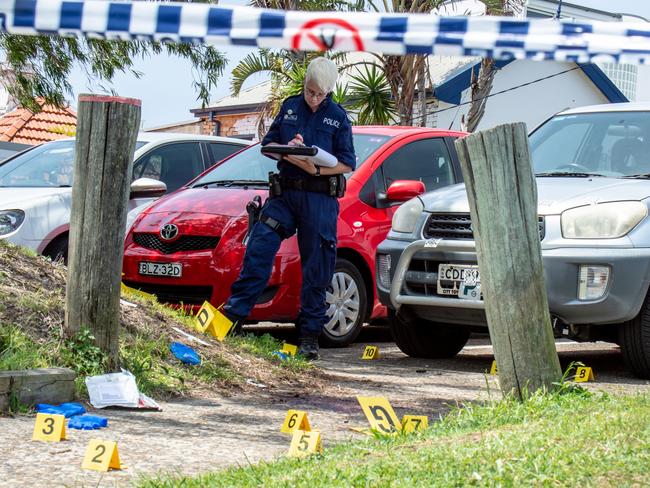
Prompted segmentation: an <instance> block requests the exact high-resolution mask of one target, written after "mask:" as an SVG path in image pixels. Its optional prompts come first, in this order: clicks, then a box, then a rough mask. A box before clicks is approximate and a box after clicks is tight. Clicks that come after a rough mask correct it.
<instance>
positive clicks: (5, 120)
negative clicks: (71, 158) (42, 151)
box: [0, 101, 77, 144]
mask: <svg viewBox="0 0 650 488" xmlns="http://www.w3.org/2000/svg"><path fill="white" fill-rule="evenodd" d="M39 103H40V104H41V108H42V111H41V112H39V113H37V114H34V113H32V112H31V111H29V110H27V109H24V108H19V109H17V110H14V111H13V112H10V113H8V114H5V115H4V116H2V117H0V140H2V141H11V142H21V143H26V144H40V143H42V142H47V141H54V140H56V139H62V138H64V137H69V136H70V135H71V133H72V132H73V131H74V129H75V128H76V126H77V114H76V113H75V112H74V111H73V110H72V109H70V108H69V107H67V108H63V109H58V108H56V107H53V106H51V105H45V104H44V103H43V101H39Z"/></svg>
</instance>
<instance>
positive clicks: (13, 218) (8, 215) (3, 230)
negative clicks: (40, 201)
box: [0, 210, 25, 236]
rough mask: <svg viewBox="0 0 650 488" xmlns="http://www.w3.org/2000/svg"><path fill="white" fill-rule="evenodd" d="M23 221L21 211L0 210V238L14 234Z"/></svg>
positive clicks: (23, 215)
mask: <svg viewBox="0 0 650 488" xmlns="http://www.w3.org/2000/svg"><path fill="white" fill-rule="evenodd" d="M24 220H25V212H23V211H22V210H0V236H5V235H7V234H11V233H12V232H14V231H15V230H16V229H18V227H20V225H21V224H22V223H23V221H24Z"/></svg>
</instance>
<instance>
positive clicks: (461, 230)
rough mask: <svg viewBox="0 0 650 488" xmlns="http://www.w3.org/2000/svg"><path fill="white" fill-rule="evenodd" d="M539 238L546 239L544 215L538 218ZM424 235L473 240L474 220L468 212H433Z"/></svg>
mask: <svg viewBox="0 0 650 488" xmlns="http://www.w3.org/2000/svg"><path fill="white" fill-rule="evenodd" d="M538 222H539V223H538V225H539V240H540V241H541V240H543V239H544V234H545V232H546V228H545V225H544V217H539V218H538ZM424 237H425V238H427V239H429V238H442V239H462V240H473V239H474V232H473V231H472V220H471V219H470V216H469V214H468V213H457V214H433V215H431V217H429V222H428V223H427V226H426V227H425V229H424Z"/></svg>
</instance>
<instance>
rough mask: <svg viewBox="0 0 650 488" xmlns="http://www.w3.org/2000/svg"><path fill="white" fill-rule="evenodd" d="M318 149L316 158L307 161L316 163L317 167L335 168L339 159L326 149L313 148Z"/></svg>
mask: <svg viewBox="0 0 650 488" xmlns="http://www.w3.org/2000/svg"><path fill="white" fill-rule="evenodd" d="M312 147H315V148H316V149H318V152H317V153H316V155H314V156H308V157H307V159H308V160H310V161H311V162H312V163H314V164H315V165H316V166H325V167H326V168H333V167H334V166H336V164H337V163H338V159H336V156H334V155H333V154H330V153H328V152H327V151H326V150H325V149H321V148H320V147H318V146H312Z"/></svg>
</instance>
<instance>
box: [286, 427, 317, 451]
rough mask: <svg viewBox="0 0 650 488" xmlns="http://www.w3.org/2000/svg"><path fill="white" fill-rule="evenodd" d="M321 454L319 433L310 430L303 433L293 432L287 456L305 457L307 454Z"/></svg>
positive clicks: (300, 431)
mask: <svg viewBox="0 0 650 488" xmlns="http://www.w3.org/2000/svg"><path fill="white" fill-rule="evenodd" d="M315 452H317V453H322V452H323V446H322V445H321V442H320V432H318V431H317V430H312V431H309V432H305V431H304V430H295V431H294V432H293V437H292V438H291V445H290V446H289V452H288V453H287V456H290V457H298V456H306V455H307V454H313V453H315Z"/></svg>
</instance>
